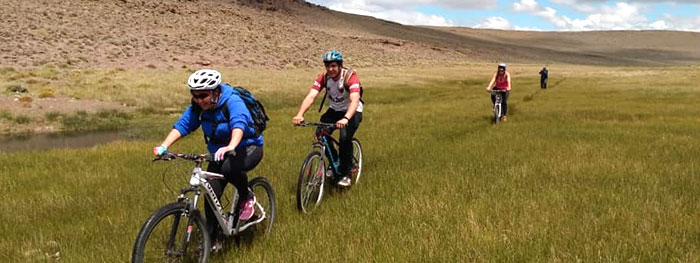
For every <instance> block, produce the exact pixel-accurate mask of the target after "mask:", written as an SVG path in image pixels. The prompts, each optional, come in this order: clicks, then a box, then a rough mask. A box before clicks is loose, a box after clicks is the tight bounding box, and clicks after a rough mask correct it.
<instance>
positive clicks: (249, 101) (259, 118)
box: [199, 87, 270, 144]
mask: <svg viewBox="0 0 700 263" xmlns="http://www.w3.org/2000/svg"><path fill="white" fill-rule="evenodd" d="M232 88H233V94H235V95H236V96H238V97H240V98H241V100H243V103H245V106H246V108H248V111H249V112H250V117H252V118H253V126H255V135H254V137H258V136H260V135H261V134H262V132H263V131H264V130H265V129H266V128H267V122H268V121H270V118H269V117H268V116H267V114H266V113H265V107H263V105H262V103H260V101H259V100H257V99H255V97H254V96H253V94H251V93H250V91H248V90H246V89H245V88H243V87H232ZM221 110H222V111H223V114H224V119H227V120H228V119H229V118H230V116H229V112H228V105H227V104H226V103H224V105H223V106H221ZM199 119H200V120H201V119H202V111H201V109H200V112H199ZM212 125H213V128H212V130H213V131H216V127H217V126H219V122H218V121H216V118H214V122H213V123H212ZM244 138H249V137H244ZM210 140H213V142H214V143H217V144H225V143H228V142H224V141H221V140H219V139H217V138H208V137H207V136H206V135H204V141H205V142H206V143H209V141H210Z"/></svg>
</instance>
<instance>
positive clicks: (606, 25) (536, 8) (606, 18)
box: [513, 0, 700, 31]
mask: <svg viewBox="0 0 700 263" xmlns="http://www.w3.org/2000/svg"><path fill="white" fill-rule="evenodd" d="M551 1H552V2H557V3H569V4H573V3H575V2H576V0H551ZM586 9H587V10H590V11H589V12H588V14H587V16H586V17H585V18H577V19H572V18H569V17H568V16H565V15H559V14H558V13H557V11H556V10H555V9H554V8H552V7H543V6H541V5H540V4H539V3H537V1H535V0H520V1H519V2H515V3H513V10H515V11H516V12H524V13H530V14H533V15H535V16H538V17H542V18H544V19H546V20H547V21H549V22H551V23H552V24H553V25H554V26H556V27H557V28H558V29H560V30H565V31H588V30H640V29H674V30H698V25H700V18H698V19H694V20H692V19H686V20H683V19H680V18H677V17H668V18H667V19H665V20H657V21H653V22H651V21H649V19H648V18H647V17H646V16H645V15H644V13H643V10H645V9H646V6H644V5H639V4H629V3H625V2H617V3H615V4H614V5H612V6H611V5H601V6H599V7H596V8H593V7H587V8H586ZM672 20H673V22H671V21H672Z"/></svg>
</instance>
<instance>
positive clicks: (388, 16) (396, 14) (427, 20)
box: [327, 0, 458, 26]
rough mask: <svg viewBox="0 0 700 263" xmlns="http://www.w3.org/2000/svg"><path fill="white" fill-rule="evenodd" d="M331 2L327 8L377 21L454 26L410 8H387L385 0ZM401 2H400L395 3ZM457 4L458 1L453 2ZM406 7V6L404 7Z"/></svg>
mask: <svg viewBox="0 0 700 263" xmlns="http://www.w3.org/2000/svg"><path fill="white" fill-rule="evenodd" d="M423 1H424V2H430V1H435V0H423ZM328 2H331V3H329V5H327V7H328V8H330V9H333V10H337V11H341V12H346V13H352V14H358V15H366V16H372V17H376V18H379V19H384V20H389V21H394V22H397V23H401V24H406V25H427V26H455V25H456V23H455V22H454V21H451V20H448V19H446V18H444V17H442V16H437V15H428V14H424V13H421V12H418V11H414V10H412V9H410V8H405V9H394V8H387V7H386V6H387V3H385V2H388V1H386V0H384V1H372V3H369V2H370V1H369V0H352V1H328ZM396 2H401V1H396ZM406 2H421V0H411V1H406ZM454 2H458V1H454ZM405 7H408V6H405Z"/></svg>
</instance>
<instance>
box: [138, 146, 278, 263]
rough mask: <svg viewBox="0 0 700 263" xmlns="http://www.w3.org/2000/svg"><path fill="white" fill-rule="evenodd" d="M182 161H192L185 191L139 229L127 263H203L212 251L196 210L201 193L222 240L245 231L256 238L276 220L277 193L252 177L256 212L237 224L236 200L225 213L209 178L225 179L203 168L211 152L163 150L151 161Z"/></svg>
mask: <svg viewBox="0 0 700 263" xmlns="http://www.w3.org/2000/svg"><path fill="white" fill-rule="evenodd" d="M176 158H181V159H184V160H187V161H192V162H194V169H193V170H192V175H191V177H190V180H189V184H190V185H189V187H186V188H182V190H180V195H179V196H178V197H177V201H175V202H173V203H170V204H167V205H165V206H163V207H161V208H159V209H158V210H156V211H155V212H153V214H151V216H150V217H149V218H148V220H146V222H145V223H144V224H143V226H142V227H141V230H140V231H139V234H138V236H137V238H136V242H135V243H134V248H133V251H132V254H131V262H133V263H141V262H199V263H205V262H207V259H208V257H209V253H210V249H211V238H212V237H210V236H209V232H208V231H207V229H208V228H207V225H206V221H204V220H203V218H202V215H201V212H200V210H199V209H198V208H197V204H198V201H199V199H200V195H201V194H202V192H205V193H206V195H205V198H206V199H207V200H208V201H209V205H211V206H212V207H214V209H213V210H214V214H215V215H216V220H218V222H219V225H220V227H221V228H222V230H223V234H224V235H225V236H237V235H239V234H240V233H242V232H243V231H245V230H247V229H251V230H252V231H253V232H254V234H257V233H258V232H260V233H262V234H267V233H269V232H270V229H271V228H272V223H273V222H274V220H275V205H276V201H275V193H274V191H273V189H272V185H270V183H269V182H268V181H267V179H265V178H264V177H257V178H254V179H253V180H251V181H250V182H249V188H250V189H251V190H252V191H253V193H254V194H255V213H254V215H253V217H252V218H251V219H249V220H247V221H245V222H239V220H238V209H237V205H236V204H237V199H238V192H236V191H235V188H234V197H233V201H232V202H231V209H230V211H229V212H224V210H223V208H222V206H221V202H220V201H219V199H218V198H217V197H216V194H215V193H214V190H213V189H212V187H211V184H210V183H209V181H208V180H225V179H224V176H223V175H221V174H217V173H212V172H207V171H203V170H202V163H203V162H211V161H212V160H213V157H212V155H211V154H183V153H172V152H166V153H165V154H163V155H162V156H160V157H158V158H156V159H154V160H153V161H161V160H162V161H169V160H174V159H176Z"/></svg>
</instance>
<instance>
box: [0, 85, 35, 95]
mask: <svg viewBox="0 0 700 263" xmlns="http://www.w3.org/2000/svg"><path fill="white" fill-rule="evenodd" d="M5 91H7V92H15V93H27V92H29V90H28V89H27V88H25V87H23V86H22V84H10V85H7V87H6V88H5Z"/></svg>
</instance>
